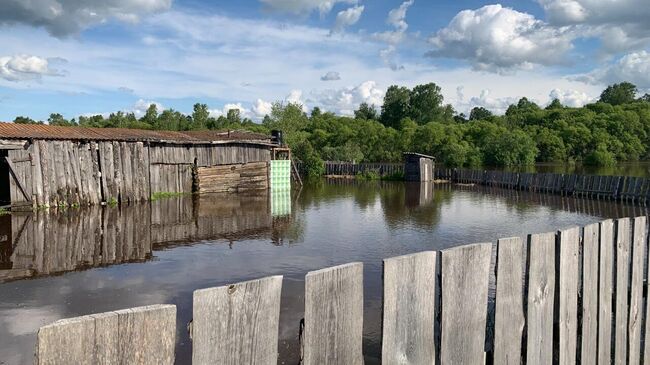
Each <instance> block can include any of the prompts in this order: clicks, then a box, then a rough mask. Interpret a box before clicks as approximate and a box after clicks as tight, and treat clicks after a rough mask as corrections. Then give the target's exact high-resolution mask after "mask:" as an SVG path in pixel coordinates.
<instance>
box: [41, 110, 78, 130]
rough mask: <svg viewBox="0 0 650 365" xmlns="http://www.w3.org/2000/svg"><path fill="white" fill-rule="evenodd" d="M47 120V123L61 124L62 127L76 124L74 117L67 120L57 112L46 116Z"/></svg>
mask: <svg viewBox="0 0 650 365" xmlns="http://www.w3.org/2000/svg"><path fill="white" fill-rule="evenodd" d="M47 122H48V124H49V125H56V126H63V127H71V126H76V125H77V123H76V122H75V120H74V119H72V120H67V119H65V118H64V117H63V115H61V114H59V113H52V114H50V117H49V118H47Z"/></svg>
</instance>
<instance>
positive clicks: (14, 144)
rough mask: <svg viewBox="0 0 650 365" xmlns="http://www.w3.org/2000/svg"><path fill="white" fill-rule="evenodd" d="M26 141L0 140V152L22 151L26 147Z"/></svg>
mask: <svg viewBox="0 0 650 365" xmlns="http://www.w3.org/2000/svg"><path fill="white" fill-rule="evenodd" d="M27 143H28V142H27V140H24V139H19V140H12V139H1V140H0V150H23V149H25V146H26V145H27Z"/></svg>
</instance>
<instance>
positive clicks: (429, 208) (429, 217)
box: [379, 183, 451, 229]
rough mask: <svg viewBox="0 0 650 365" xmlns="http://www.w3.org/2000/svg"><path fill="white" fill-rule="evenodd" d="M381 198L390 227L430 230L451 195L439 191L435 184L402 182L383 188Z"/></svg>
mask: <svg viewBox="0 0 650 365" xmlns="http://www.w3.org/2000/svg"><path fill="white" fill-rule="evenodd" d="M379 197H380V201H381V206H382V210H383V213H384V219H385V220H386V224H387V225H388V228H390V229H399V228H404V227H406V226H409V225H412V226H415V227H417V228H424V229H430V228H431V227H433V226H435V225H437V224H438V223H439V222H440V212H441V209H442V206H443V205H444V204H445V203H447V202H449V201H451V192H449V191H444V190H438V189H437V187H436V185H434V184H433V183H399V184H391V185H390V186H387V187H383V188H382V189H381V190H380V192H379Z"/></svg>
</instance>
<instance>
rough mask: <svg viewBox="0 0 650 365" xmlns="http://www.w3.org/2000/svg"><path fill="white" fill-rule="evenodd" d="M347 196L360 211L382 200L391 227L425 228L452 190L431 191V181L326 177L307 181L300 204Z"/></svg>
mask: <svg viewBox="0 0 650 365" xmlns="http://www.w3.org/2000/svg"><path fill="white" fill-rule="evenodd" d="M346 198H352V199H353V200H354V202H355V205H356V206H357V207H358V208H359V209H361V210H366V209H368V208H370V207H373V206H374V205H375V204H376V203H377V202H379V203H381V208H382V211H383V214H384V217H385V219H386V223H387V225H388V227H389V228H390V229H396V228H400V227H402V226H405V225H409V224H412V225H415V226H417V227H423V228H424V227H431V226H432V225H435V224H437V223H438V221H439V214H440V208H441V204H442V203H444V202H447V201H450V200H451V192H449V191H442V192H439V191H437V189H435V191H434V185H433V184H432V183H426V184H420V183H404V182H394V181H358V180H354V179H329V180H319V181H316V182H310V183H309V185H307V186H306V188H305V189H304V190H303V195H302V196H301V198H300V199H299V206H300V208H301V209H302V210H306V209H308V208H311V207H316V208H317V207H319V206H320V205H321V204H326V203H330V202H333V201H336V200H341V199H346Z"/></svg>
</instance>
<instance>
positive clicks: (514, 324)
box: [494, 238, 525, 365]
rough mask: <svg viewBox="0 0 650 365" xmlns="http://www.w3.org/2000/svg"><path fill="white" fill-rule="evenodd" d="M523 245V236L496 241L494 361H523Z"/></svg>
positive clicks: (514, 364)
mask: <svg viewBox="0 0 650 365" xmlns="http://www.w3.org/2000/svg"><path fill="white" fill-rule="evenodd" d="M523 275H524V245H523V243H522V242H521V238H506V239H501V240H499V241H498V243H497V277H496V285H497V287H496V297H495V301H496V303H495V304H496V309H495V316H494V364H511V365H516V364H521V363H522V358H521V355H522V354H521V342H522V336H523V331H524V324H525V315H524V303H523V300H524V298H523V290H524V282H523Z"/></svg>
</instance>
